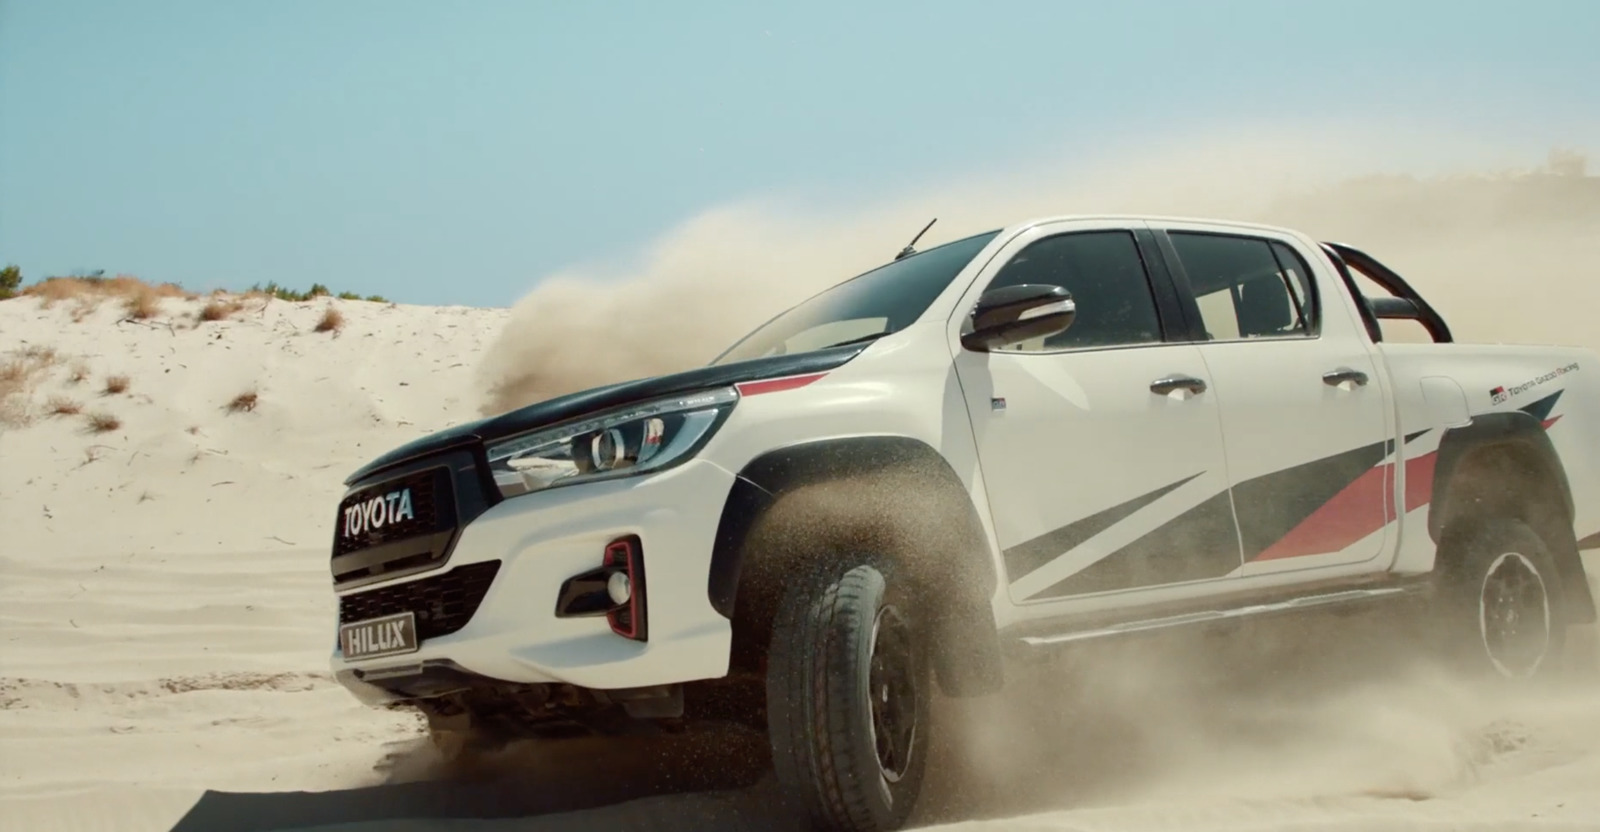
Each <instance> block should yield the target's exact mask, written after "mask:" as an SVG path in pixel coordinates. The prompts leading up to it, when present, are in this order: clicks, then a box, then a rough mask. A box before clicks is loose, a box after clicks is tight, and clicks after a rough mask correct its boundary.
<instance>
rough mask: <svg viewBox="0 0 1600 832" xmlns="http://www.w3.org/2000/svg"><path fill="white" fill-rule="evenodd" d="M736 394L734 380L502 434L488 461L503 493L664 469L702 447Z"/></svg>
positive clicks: (493, 445) (726, 411) (508, 495)
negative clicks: (519, 432) (510, 434)
mask: <svg viewBox="0 0 1600 832" xmlns="http://www.w3.org/2000/svg"><path fill="white" fill-rule="evenodd" d="M738 400H739V394H738V393H737V392H735V391H734V389H733V388H731V387H728V388H724V389H721V390H713V391H710V392H707V393H696V394H694V395H690V396H679V397H676V398H671V399H662V400H660V401H654V402H647V403H645V404H640V405H635V406H633V407H628V408H623V409H621V410H614V411H611V412H609V413H603V414H600V415H598V416H594V417H591V418H588V419H584V420H583V421H581V422H571V423H568V424H565V425H558V426H556V427H553V428H546V429H544V430H540V431H535V432H533V433H525V434H522V435H521V436H514V437H511V438H510V439H502V440H500V441H498V442H495V443H492V444H490V445H489V447H488V449H487V450H488V456H489V468H490V470H492V471H493V472H494V481H495V484H496V485H498V486H499V487H500V494H501V496H504V497H514V496H516V495H518V494H526V493H528V492H530V491H542V490H544V489H546V488H554V487H556V486H558V485H571V484H573V483H579V482H591V481H594V480H601V479H611V478H614V477H623V476H630V475H633V474H642V473H645V472H647V471H655V470H659V469H661V468H665V467H667V466H668V465H671V464H672V463H674V462H677V461H679V460H681V459H684V458H686V457H688V456H690V455H691V454H693V453H694V452H695V451H698V450H699V449H700V446H701V445H703V444H704V443H705V441H706V440H707V439H709V438H710V436H711V433H712V430H713V429H714V428H715V427H716V426H717V425H718V424H720V423H721V421H722V418H723V417H724V416H725V415H727V413H728V411H729V410H731V409H732V408H733V405H734V403H735V402H737V401H738Z"/></svg>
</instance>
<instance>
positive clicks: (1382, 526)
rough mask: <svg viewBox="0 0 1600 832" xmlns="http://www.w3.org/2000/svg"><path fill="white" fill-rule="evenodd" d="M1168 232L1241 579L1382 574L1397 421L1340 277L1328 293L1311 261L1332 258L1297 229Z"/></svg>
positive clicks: (1178, 226)
mask: <svg viewBox="0 0 1600 832" xmlns="http://www.w3.org/2000/svg"><path fill="white" fill-rule="evenodd" d="M1158 226H1159V227H1157V228H1156V230H1157V233H1158V239H1159V240H1160V243H1161V245H1162V249H1163V252H1164V253H1165V254H1166V255H1167V259H1168V262H1169V265H1170V266H1171V267H1172V270H1173V272H1174V277H1175V280H1176V282H1177V284H1178V286H1179V291H1180V293H1181V296H1182V298H1183V300H1184V303H1185V305H1186V308H1188V309H1189V311H1190V313H1191V314H1190V317H1191V319H1192V320H1195V321H1197V323H1198V326H1199V331H1197V332H1196V336H1197V337H1198V338H1199V339H1200V347H1199V350H1200V353H1201V355H1202V357H1203V358H1204V363H1205V367H1206V370H1207V372H1208V373H1209V374H1210V377H1211V379H1212V381H1213V384H1214V388H1215V393H1216V401H1217V404H1218V406H1220V408H1221V413H1222V432H1223V437H1224V442H1225V445H1226V447H1227V457H1228V470H1229V477H1230V483H1231V486H1232V488H1233V498H1234V504H1235V510H1236V513H1237V516H1238V522H1239V533H1240V538H1241V542H1242V546H1243V557H1244V568H1243V570H1242V574H1243V575H1244V576H1245V577H1246V578H1251V577H1255V576H1268V575H1276V574H1281V573H1286V572H1299V571H1301V570H1323V571H1328V570H1342V571H1344V572H1349V571H1362V565H1370V566H1371V568H1379V567H1381V565H1382V564H1383V563H1385V561H1381V560H1380V556H1381V555H1384V554H1385V553H1386V552H1388V551H1390V550H1391V547H1392V546H1393V545H1394V542H1395V541H1394V540H1392V533H1393V530H1394V529H1393V526H1392V525H1391V524H1392V523H1393V521H1394V519H1395V517H1394V514H1395V512H1394V509H1393V502H1394V491H1393V489H1394V480H1395V478H1394V469H1393V466H1392V464H1391V463H1392V460H1393V453H1394V446H1393V442H1392V441H1391V437H1392V436H1393V424H1394V416H1393V414H1392V413H1390V410H1389V408H1388V407H1387V403H1386V401H1385V397H1384V390H1385V389H1386V384H1384V383H1382V379H1381V378H1380V375H1379V374H1380V373H1381V372H1382V367H1381V365H1380V363H1379V362H1378V361H1377V360H1376V357H1375V350H1374V349H1373V347H1372V345H1371V343H1370V341H1369V340H1368V339H1367V338H1366V337H1365V335H1364V333H1363V332H1362V330H1361V329H1360V325H1359V323H1358V321H1356V320H1355V319H1354V317H1353V316H1352V315H1351V314H1350V313H1349V311H1348V310H1347V309H1346V305H1345V304H1343V303H1340V300H1341V298H1339V297H1337V296H1334V295H1333V292H1334V291H1336V290H1337V287H1336V285H1335V282H1334V281H1335V280H1337V278H1335V277H1334V276H1333V275H1332V274H1331V273H1324V274H1322V279H1321V281H1320V282H1321V284H1322V286H1324V287H1327V289H1326V290H1324V291H1323V292H1319V291H1318V288H1319V287H1318V284H1319V281H1318V279H1317V277H1318V275H1317V274H1316V273H1314V272H1312V266H1311V263H1312V262H1316V263H1318V264H1322V263H1324V262H1325V261H1323V260H1322V258H1319V257H1316V256H1315V254H1316V252H1315V250H1314V249H1312V250H1310V251H1308V250H1307V247H1306V245H1305V243H1304V241H1301V240H1299V239H1298V238H1297V237H1295V236H1292V235H1288V234H1276V233H1273V232H1269V231H1241V230H1240V229H1239V228H1237V227H1233V226H1214V225H1210V224H1205V223H1177V222H1162V223H1159V224H1158ZM1323 268H1326V267H1325V266H1323ZM1323 295H1329V297H1323Z"/></svg>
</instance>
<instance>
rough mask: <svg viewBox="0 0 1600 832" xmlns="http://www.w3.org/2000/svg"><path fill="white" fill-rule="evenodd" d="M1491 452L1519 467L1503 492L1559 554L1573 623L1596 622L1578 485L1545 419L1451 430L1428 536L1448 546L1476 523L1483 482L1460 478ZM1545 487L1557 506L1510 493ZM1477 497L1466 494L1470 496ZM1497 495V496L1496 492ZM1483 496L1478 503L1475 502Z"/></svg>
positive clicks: (1514, 416)
mask: <svg viewBox="0 0 1600 832" xmlns="http://www.w3.org/2000/svg"><path fill="white" fill-rule="evenodd" d="M1485 452H1489V453H1493V454H1495V455H1497V456H1499V457H1500V458H1501V459H1504V460H1508V461H1510V462H1511V463H1512V464H1514V466H1515V468H1514V469H1513V470H1512V471H1510V472H1509V473H1510V475H1511V477H1513V478H1514V479H1513V480H1511V481H1510V482H1508V483H1507V484H1506V485H1507V488H1506V489H1503V490H1502V493H1507V494H1508V496H1507V498H1506V499H1507V500H1508V501H1510V502H1511V503H1512V504H1514V505H1517V506H1519V507H1520V509H1521V512H1520V513H1521V519H1523V520H1524V521H1526V522H1528V523H1529V525H1531V526H1533V528H1534V530H1535V531H1536V532H1537V533H1538V534H1539V536H1540V537H1541V538H1543V539H1544V540H1545V543H1546V545H1548V546H1549V547H1550V550H1551V554H1552V555H1554V557H1555V561H1556V568H1557V570H1558V572H1559V573H1560V577H1561V585H1562V587H1563V589H1564V590H1565V591H1566V592H1567V600H1568V602H1569V610H1570V612H1571V616H1572V617H1571V623H1574V624H1587V623H1591V622H1593V621H1594V620H1595V618H1596V608H1595V601H1594V597H1593V595H1592V594H1591V593H1590V591H1589V582H1588V579H1587V577H1586V575H1585V573H1584V570H1583V560H1582V558H1581V557H1580V555H1579V554H1578V547H1577V539H1576V534H1575V533H1574V530H1573V527H1572V523H1573V518H1574V517H1575V515H1576V511H1575V504H1574V502H1573V496H1572V485H1571V482H1570V481H1569V480H1568V478H1567V471H1566V466H1564V465H1563V464H1562V462H1561V455H1560V454H1559V453H1558V452H1557V451H1556V447H1555V443H1553V442H1551V441H1550V436H1549V434H1547V433H1546V432H1545V430H1544V426H1543V424H1541V423H1540V421H1539V419H1538V418H1536V417H1534V416H1533V415H1531V414H1529V413H1525V412H1523V411H1511V412H1507V413H1490V414H1485V415H1482V416H1475V417H1473V419H1472V423H1471V424H1469V425H1466V426H1464V427H1459V428H1451V429H1449V430H1447V431H1445V433H1444V436H1443V437H1442V438H1441V439H1440V441H1439V454H1438V458H1437V461H1436V463H1435V465H1434V470H1433V498H1432V501H1431V502H1432V506H1433V507H1432V509H1431V510H1430V511H1429V512H1428V536H1429V537H1430V538H1432V539H1433V541H1434V543H1436V544H1439V543H1442V542H1444V537H1445V534H1446V532H1447V530H1448V529H1449V528H1450V527H1451V526H1452V524H1454V523H1456V522H1458V521H1470V520H1471V519H1472V518H1473V516H1474V514H1475V507H1476V505H1477V504H1478V499H1481V497H1482V495H1483V494H1484V491H1483V488H1484V487H1485V486H1484V485H1483V484H1478V483H1468V482H1465V481H1464V480H1463V479H1462V478H1461V477H1460V476H1459V475H1460V472H1461V467H1462V465H1463V464H1464V463H1466V461H1467V460H1469V459H1472V458H1474V457H1475V456H1477V455H1479V454H1482V453H1485ZM1519 482H1520V483H1526V482H1536V483H1542V484H1544V485H1545V487H1546V488H1548V489H1550V490H1551V492H1552V493H1551V494H1549V495H1548V496H1551V497H1554V498H1555V500H1554V504H1553V505H1551V504H1550V502H1549V501H1546V502H1544V503H1538V502H1529V501H1527V500H1518V499H1516V498H1515V497H1514V496H1511V495H1509V490H1510V487H1511V486H1512V485H1513V484H1514V483H1519ZM1469 491H1470V492H1471V493H1466V492H1469ZM1491 493H1492V492H1491ZM1474 498H1478V499H1474Z"/></svg>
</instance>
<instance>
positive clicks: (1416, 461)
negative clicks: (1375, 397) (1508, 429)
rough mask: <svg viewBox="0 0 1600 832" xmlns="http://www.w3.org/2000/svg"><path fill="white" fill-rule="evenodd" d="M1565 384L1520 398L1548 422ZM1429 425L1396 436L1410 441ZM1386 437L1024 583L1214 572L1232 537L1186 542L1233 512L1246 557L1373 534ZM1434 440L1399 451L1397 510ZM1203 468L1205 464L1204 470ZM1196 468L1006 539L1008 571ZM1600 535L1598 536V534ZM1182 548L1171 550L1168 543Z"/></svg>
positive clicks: (1130, 583) (1060, 549)
mask: <svg viewBox="0 0 1600 832" xmlns="http://www.w3.org/2000/svg"><path fill="white" fill-rule="evenodd" d="M1562 392H1563V391H1560V390H1558V391H1556V392H1554V393H1551V394H1550V395H1548V396H1546V397H1544V398H1542V399H1539V400H1538V401H1535V402H1533V403H1531V404H1529V405H1527V406H1525V407H1522V408H1520V410H1521V411H1522V412H1523V413H1526V414H1528V415H1530V416H1532V417H1534V418H1535V419H1538V420H1539V422H1540V424H1541V425H1542V426H1543V427H1544V428H1545V429H1547V430H1548V429H1549V428H1550V426H1551V425H1554V424H1555V423H1556V422H1557V421H1559V420H1560V418H1561V417H1560V416H1553V415H1551V414H1552V413H1553V411H1554V410H1555V406H1556V402H1557V401H1558V400H1559V399H1560V398H1561V393H1562ZM1430 432H1431V431H1429V430H1422V431H1417V432H1415V433H1412V434H1410V435H1408V436H1406V437H1404V438H1403V439H1402V441H1401V443H1400V444H1401V445H1403V446H1409V445H1411V444H1412V443H1413V442H1415V441H1416V440H1418V439H1420V438H1422V437H1423V436H1425V435H1427V434H1429V433H1430ZM1395 444H1396V443H1395V442H1394V440H1392V439H1390V440H1385V441H1382V442H1375V443H1373V444H1371V445H1366V446H1363V447H1359V448H1354V449H1351V450H1348V451H1344V452H1342V453H1338V454H1334V455H1333V456H1328V457H1323V458H1321V459H1316V460H1312V461H1310V462H1306V463H1302V464H1300V465H1295V466H1292V467H1289V468H1284V469H1281V470H1278V471H1274V472H1272V473H1269V474H1265V475H1262V476H1260V477H1256V478H1254V479H1251V480H1246V481H1244V482H1241V483H1237V484H1236V485H1234V486H1233V487H1232V489H1231V497H1230V490H1227V489H1225V490H1222V491H1219V492H1217V493H1216V494H1215V495H1213V496H1212V497H1210V498H1209V499H1207V500H1205V501H1204V502H1202V503H1200V504H1199V505H1197V506H1195V507H1193V508H1191V509H1189V510H1187V511H1184V512H1182V513H1180V514H1178V515H1176V516H1174V517H1172V518H1171V519H1169V520H1167V521H1166V522H1164V523H1161V524H1160V525H1158V526H1156V527H1155V528H1154V529H1151V530H1150V531H1148V532H1146V533H1145V534H1144V535H1142V536H1140V537H1139V538H1138V539H1136V540H1134V541H1132V542H1131V543H1128V544H1127V545H1125V546H1123V547H1121V548H1119V549H1117V550H1116V551H1113V552H1111V553H1109V554H1107V555H1106V556H1104V557H1102V558H1099V559H1098V560H1095V561H1094V562H1093V563H1090V564H1089V565H1088V566H1087V567H1085V568H1083V569H1081V570H1079V571H1077V572H1074V573H1072V574H1070V575H1068V576H1066V577H1065V578H1062V579H1061V580H1059V581H1057V582H1055V583H1054V584H1051V585H1049V586H1048V587H1046V588H1043V589H1040V590H1039V591H1037V592H1033V593H1030V594H1029V596H1028V600H1031V601H1038V600H1047V599H1051V598H1062V597H1067V596H1072V595H1083V594H1087V593H1093V592H1105V591H1110V590H1116V589H1130V588H1135V587H1141V586H1156V585H1160V584H1170V583H1179V582H1185V581H1197V580H1206V579H1211V578H1221V577H1224V576H1226V575H1228V574H1230V573H1232V572H1235V571H1237V570H1238V569H1239V568H1240V560H1239V554H1238V550H1237V549H1233V548H1232V547H1231V546H1206V545H1193V544H1194V543H1195V542H1197V541H1208V540H1228V539H1231V536H1232V535H1233V534H1234V533H1235V532H1234V522H1235V518H1237V522H1238V526H1237V528H1238V534H1239V536H1240V539H1241V543H1242V546H1243V554H1244V563H1254V562H1261V561H1269V560H1278V559H1282V558H1295V557H1303V556H1307V555H1318V554H1326V553H1330V552H1337V551H1340V550H1342V549H1345V548H1347V547H1349V546H1352V545H1354V544H1355V543H1356V542H1357V541H1360V540H1361V539H1362V538H1365V537H1367V536H1369V535H1372V534H1375V533H1377V532H1378V531H1380V530H1382V528H1383V527H1384V526H1386V525H1388V524H1389V523H1392V522H1394V520H1395V519H1396V518H1395V516H1394V512H1393V508H1392V506H1393V502H1392V501H1391V500H1387V499H1385V496H1384V495H1386V494H1388V493H1391V492H1392V491H1393V489H1394V484H1395V473H1396V467H1397V465H1398V464H1401V463H1399V462H1398V460H1399V457H1400V454H1399V453H1398V450H1399V449H1397V448H1396V447H1395ZM1438 456H1439V452H1438V450H1437V449H1435V450H1432V451H1428V452H1427V453H1422V454H1417V455H1415V456H1412V457H1409V458H1407V459H1405V461H1404V463H1403V464H1404V465H1405V493H1404V494H1403V495H1402V500H1403V504H1402V510H1403V511H1404V512H1405V513H1407V514H1409V513H1411V512H1413V511H1416V510H1417V509H1420V508H1422V507H1424V506H1427V505H1428V504H1429V503H1430V502H1432V500H1433V473H1434V467H1435V465H1436V464H1437V462H1438ZM1202 473H1203V472H1202ZM1198 476H1200V474H1199V473H1197V474H1193V475H1190V476H1187V477H1184V478H1182V479H1180V480H1177V481H1175V482H1172V483H1169V484H1167V485H1165V486H1162V487H1161V488H1157V489H1155V490H1153V491H1150V492H1148V493H1145V494H1141V495H1139V496H1138V497H1135V498H1133V499H1131V500H1128V501H1126V502H1124V503H1121V504H1120V505H1116V506H1112V507H1111V508H1108V509H1105V510H1104V511H1100V512H1098V513H1096V514H1092V515H1090V516H1088V517H1084V518H1082V519H1080V520H1077V521H1074V522H1073V523H1070V524H1068V525H1066V526H1062V527H1061V528H1058V529H1055V530H1053V531H1050V532H1046V533H1045V534H1042V535H1039V536H1038V537H1035V538H1033V539H1031V540H1026V541H1023V542H1021V543H1018V544H1016V545H1014V546H1011V547H1009V548H1007V549H1006V550H1005V552H1004V555H1005V561H1006V572H1007V576H1008V578H1009V580H1010V581H1011V582H1012V583H1013V584H1015V583H1016V582H1017V581H1018V580H1019V579H1021V578H1023V577H1025V576H1027V575H1029V574H1030V573H1033V572H1035V571H1037V570H1039V569H1041V568H1043V567H1045V566H1047V565H1049V564H1051V563H1054V562H1056V561H1058V560H1060V559H1062V558H1064V557H1067V556H1069V555H1071V554H1073V552H1074V550H1076V549H1077V548H1078V547H1079V546H1081V545H1083V544H1084V543H1086V542H1087V541H1089V540H1090V539H1091V538H1093V537H1094V536H1096V535H1098V534H1099V533H1100V532H1102V531H1104V530H1106V529H1108V528H1110V527H1111V526H1112V525H1114V524H1116V523H1118V522H1120V521H1122V520H1124V519H1126V518H1128V517H1130V516H1132V515H1133V514H1134V513H1135V512H1137V511H1139V510H1140V509H1142V508H1144V507H1146V506H1148V505H1150V504H1151V503H1154V502H1155V501H1156V500H1158V499H1160V498H1161V497H1163V496H1165V495H1166V494H1168V493H1171V492H1172V491H1175V490H1177V489H1178V488H1181V487H1182V486H1183V485H1185V484H1186V483H1188V482H1190V481H1191V480H1193V479H1195V478H1196V477H1198ZM1597 543H1600V541H1597ZM1177 552H1181V553H1182V554H1181V555H1179V556H1175V554H1174V553H1177Z"/></svg>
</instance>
